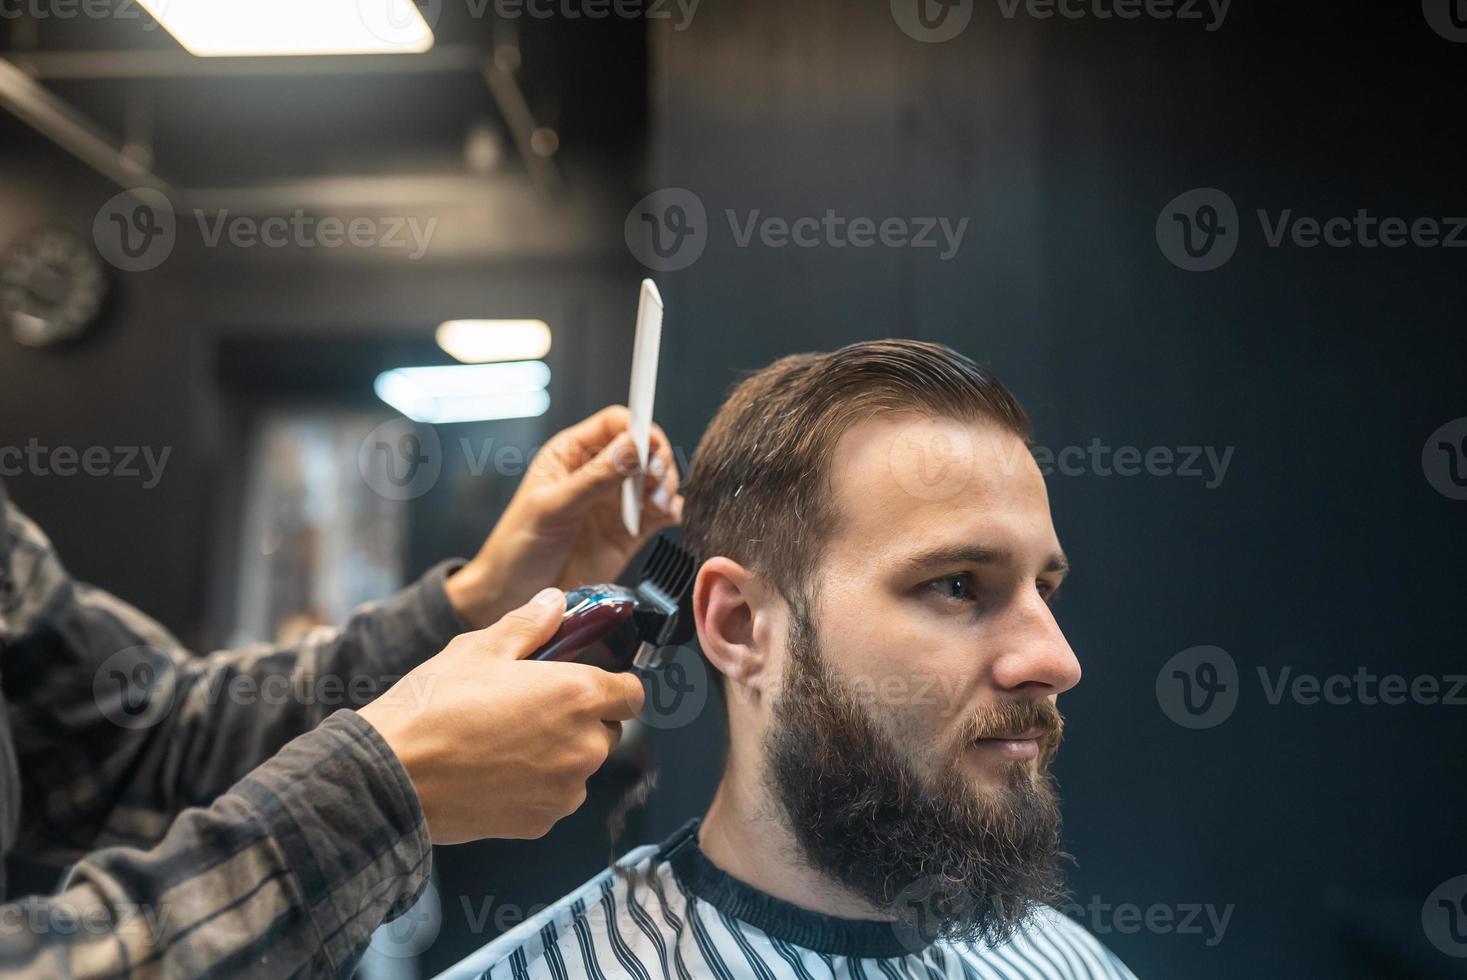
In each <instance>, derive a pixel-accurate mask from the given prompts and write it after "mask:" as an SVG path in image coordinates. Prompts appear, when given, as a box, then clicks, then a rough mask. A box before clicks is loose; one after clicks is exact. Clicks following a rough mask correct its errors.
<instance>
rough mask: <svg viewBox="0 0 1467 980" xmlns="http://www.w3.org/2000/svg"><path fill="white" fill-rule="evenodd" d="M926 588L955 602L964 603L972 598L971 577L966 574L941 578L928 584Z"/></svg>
mask: <svg viewBox="0 0 1467 980" xmlns="http://www.w3.org/2000/svg"><path fill="white" fill-rule="evenodd" d="M927 587H928V588H930V589H933V590H934V591H936V592H937V593H938V594H939V595H940V596H942V597H943V598H944V599H950V600H953V601H955V602H965V601H967V600H970V599H972V598H973V577H972V576H971V575H968V574H967V573H964V574H962V575H944V576H943V577H942V578H939V579H934V580H933V581H931V582H928V583H927Z"/></svg>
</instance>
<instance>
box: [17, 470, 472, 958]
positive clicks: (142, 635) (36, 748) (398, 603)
mask: <svg viewBox="0 0 1467 980" xmlns="http://www.w3.org/2000/svg"><path fill="white" fill-rule="evenodd" d="M0 513H3V523H0V686H3V698H0V849H3V852H4V853H6V854H9V853H11V852H12V851H15V852H16V853H19V854H22V855H24V856H25V857H26V858H28V859H29V860H32V861H44V862H54V863H56V864H65V863H69V862H73V861H75V862H77V863H76V864H75V866H74V867H73V868H72V870H71V872H70V873H69V875H68V876H67V878H66V881H65V883H64V884H63V886H62V889H61V891H60V892H59V893H58V894H56V895H53V896H49V897H46V898H31V899H26V900H24V901H21V902H17V903H12V904H0V974H3V975H4V976H6V977H26V978H29V977H72V976H76V977H125V978H131V977H144V976H148V977H151V976H188V977H224V976H228V977H240V976H246V977H257V976H258V977H271V978H282V977H326V976H331V977H343V976H348V975H350V973H351V972H352V971H353V969H354V967H355V965H356V963H357V961H358V960H359V959H360V957H361V954H362V952H363V950H364V949H365V947H366V945H367V943H368V941H369V939H370V937H371V934H372V930H373V929H375V928H376V927H377V926H378V925H379V924H381V923H382V922H383V921H384V920H387V919H391V918H393V917H395V916H396V915H399V914H401V913H402V912H403V911H405V910H406V909H407V908H408V907H409V906H410V905H411V904H412V903H413V901H414V900H415V899H416V898H417V896H418V894H419V892H420V891H421V890H422V887H423V884H424V882H425V881H426V880H427V875H428V869H429V866H430V860H431V853H432V852H431V848H430V846H429V839H428V834H427V830H426V827H425V824H424V821H423V814H422V811H421V810H420V809H419V805H418V799H417V795H416V794H415V792H414V791H413V787H412V784H411V782H410V781H409V780H408V777H407V773H406V772H405V771H404V770H403V768H402V766H401V764H400V763H399V762H398V761H397V759H396V757H395V756H394V755H393V754H392V751H391V749H389V748H388V746H387V743H386V742H384V741H383V740H382V738H381V736H379V735H378V734H377V732H376V730H375V729H373V728H372V727H371V726H370V725H369V724H367V722H365V721H364V720H362V718H361V717H360V716H359V715H357V714H356V712H354V711H352V710H350V709H351V708H352V707H360V706H361V705H362V704H364V703H366V702H367V701H370V700H371V699H372V698H373V697H374V696H376V695H377V694H379V693H381V692H382V691H383V690H385V689H386V687H387V686H389V685H390V683H391V682H392V681H393V680H394V679H396V677H398V676H400V675H401V674H403V673H405V672H406V671H407V670H409V669H410V668H412V667H413V666H414V665H416V664H417V663H419V662H421V661H422V660H424V659H425V658H427V657H429V656H432V655H433V654H435V653H437V652H438V651H439V650H441V649H442V648H443V647H444V646H445V645H446V644H447V642H448V640H449V639H450V638H451V637H452V636H453V635H454V634H456V633H458V632H461V631H462V630H463V629H465V628H466V627H465V626H464V625H463V624H462V623H461V622H460V621H459V619H458V618H457V616H456V615H455V614H454V611H453V609H452V607H451V606H450V605H449V604H448V599H447V596H446V595H445V593H444V589H443V581H444V579H445V578H446V577H447V575H448V574H449V572H450V570H451V566H450V565H447V564H445V565H441V566H439V567H438V568H436V569H434V570H433V571H431V572H429V573H428V574H427V575H426V576H425V577H424V578H423V579H422V580H420V581H419V582H418V583H416V584H415V585H413V586H411V587H410V588H408V589H406V590H404V591H403V592H402V593H400V594H399V595H397V596H395V597H394V598H392V599H390V600H388V601H386V602H383V603H374V604H371V605H368V606H365V607H363V608H362V609H361V610H359V611H358V612H357V613H356V614H355V615H354V616H353V617H352V619H351V621H350V622H348V623H347V624H346V626H345V627H344V628H342V629H339V630H337V629H326V628H322V629H318V630H316V631H314V632H312V633H310V634H309V635H308V636H306V637H305V638H304V639H302V640H301V641H300V642H298V643H296V644H292V645H289V646H269V645H260V646H255V647H247V648H245V649H240V650H229V651H222V652H219V653H215V654H212V655H211V656H207V657H195V656H193V655H191V654H190V653H189V652H188V651H186V650H184V649H183V648H182V647H181V646H180V645H179V643H178V642H177V641H176V640H175V639H174V638H173V637H172V636H170V635H169V634H168V632H167V631H166V630H164V629H163V627H161V626H160V625H158V624H157V623H155V622H154V621H152V620H151V619H149V618H147V617H146V616H144V615H142V614H141V613H139V612H138V611H137V610H136V609H133V608H132V607H131V606H128V605H127V604H126V603H124V602H121V601H120V600H118V599H116V598H114V597H113V596H110V595H108V594H107V593H105V592H102V591H100V590H98V589H94V588H91V587H90V586H87V585H83V584H81V583H79V582H74V581H72V580H71V579H70V578H69V577H68V576H67V574H66V571H65V569H63V568H62V566H61V563H60V561H58V560H57V557H56V554H55V552H54V551H53V550H52V547H51V544H50V542H49V541H48V540H47V539H46V537H45V535H44V534H42V532H41V531H40V530H39V529H38V528H37V527H36V526H35V525H34V524H33V523H31V521H29V520H28V519H27V518H26V517H25V516H24V515H23V514H21V512H20V511H19V510H17V509H16V508H15V507H14V506H13V505H11V504H10V503H9V501H8V499H7V498H6V496H5V491H4V487H3V486H0ZM0 875H3V872H0ZM3 887H4V884H3V877H0V902H3Z"/></svg>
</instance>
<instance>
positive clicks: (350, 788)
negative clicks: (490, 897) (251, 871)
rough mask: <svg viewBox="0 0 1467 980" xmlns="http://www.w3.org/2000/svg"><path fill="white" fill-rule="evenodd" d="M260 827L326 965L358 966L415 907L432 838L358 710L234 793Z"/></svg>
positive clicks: (397, 768) (290, 748)
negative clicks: (386, 929)
mask: <svg viewBox="0 0 1467 980" xmlns="http://www.w3.org/2000/svg"><path fill="white" fill-rule="evenodd" d="M231 792H233V793H237V794H239V795H240V796H242V797H243V798H244V799H245V800H247V801H248V802H249V803H250V804H251V805H252V806H253V807H254V808H255V810H256V811H257V812H259V814H260V815H261V817H262V819H263V820H264V823H265V826H266V828H267V829H268V832H269V833H270V836H271V838H272V839H273V840H274V841H275V843H276V844H277V845H278V846H279V848H280V850H281V852H282V854H283V857H284V859H285V862H286V864H287V866H288V867H289V868H290V871H291V875H292V877H293V878H294V879H295V881H296V883H297V885H298V887H299V892H300V894H299V897H298V900H299V902H300V903H301V906H302V907H303V908H304V909H305V910H306V912H307V914H308V915H309V916H310V918H311V921H312V923H313V924H314V926H315V928H316V931H317V934H318V936H319V938H320V942H321V946H322V948H323V950H324V952H325V953H326V955H327V957H328V958H329V960H330V961H331V962H332V963H333V964H336V965H337V966H338V967H340V966H341V965H342V964H351V963H354V962H355V960H356V958H357V957H358V956H360V955H361V952H362V950H363V949H365V947H366V945H367V944H368V943H369V942H370V941H371V937H372V931H373V930H374V929H376V928H377V926H379V925H381V924H382V923H383V922H387V921H390V920H392V919H395V918H396V917H398V916H399V915H401V914H402V913H404V912H406V911H407V910H408V909H409V908H410V907H411V906H412V904H413V903H414V902H415V901H417V898H418V896H419V895H420V894H421V893H422V890H423V888H424V886H425V883H426V882H427V880H428V873H429V871H430V870H431V868H432V855H433V848H432V841H431V840H430V839H429V836H428V826H427V822H426V821H425V820H424V818H423V811H422V807H421V806H420V805H419V803H418V795H417V792H416V791H415V790H414V789H413V784H412V781H411V780H410V779H409V777H408V774H407V770H405V769H404V768H403V766H402V763H401V762H399V761H398V759H397V756H396V755H395V754H394V753H393V751H392V749H391V747H390V746H389V745H388V744H387V742H386V741H385V740H384V739H383V738H382V736H381V735H380V734H378V732H377V730H376V729H375V728H373V727H372V725H371V724H370V723H369V722H367V721H366V720H365V719H364V718H362V717H361V716H360V715H358V714H357V713H356V712H355V711H338V712H336V713H335V714H333V715H332V716H331V717H329V718H327V719H326V721H324V722H323V723H321V724H320V725H319V726H317V728H316V729H315V730H314V731H311V732H308V733H307V734H305V735H302V736H300V737H299V738H297V739H295V740H293V741H292V742H290V743H289V744H287V745H286V746H285V747H284V748H283V749H281V750H280V752H279V753H277V754H276V755H275V757H274V758H272V759H271V760H270V761H269V762H267V763H265V764H264V765H261V766H260V767H259V768H257V769H255V770H254V771H253V772H251V773H250V774H249V775H248V776H246V777H245V778H244V779H243V780H241V781H240V782H239V783H238V784H236V785H235V787H234V789H233V790H232V791H231Z"/></svg>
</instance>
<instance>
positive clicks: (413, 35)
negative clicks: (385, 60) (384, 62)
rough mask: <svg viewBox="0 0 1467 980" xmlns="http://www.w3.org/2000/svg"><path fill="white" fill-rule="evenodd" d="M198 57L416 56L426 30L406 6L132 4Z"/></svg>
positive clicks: (271, 0)
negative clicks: (150, 16) (145, 12)
mask: <svg viewBox="0 0 1467 980" xmlns="http://www.w3.org/2000/svg"><path fill="white" fill-rule="evenodd" d="M138 3H140V4H141V5H142V7H143V9H144V10H146V11H147V12H148V13H150V14H152V15H153V18H154V19H155V20H157V21H158V23H160V24H162V25H163V27H164V28H165V29H167V31H168V33H170V34H172V35H173V36H174V38H176V39H177V40H178V43H179V44H181V45H183V46H184V48H185V49H187V50H188V52H189V53H190V54H195V55H198V56H199V57H201V58H215V57H251V56H259V55H311V54H421V53H422V52H424V51H427V50H428V49H429V48H431V47H432V46H433V29H432V28H431V27H429V26H428V22H427V21H426V20H424V19H423V15H422V13H421V12H419V10H418V7H417V4H415V3H414V2H413V0H138Z"/></svg>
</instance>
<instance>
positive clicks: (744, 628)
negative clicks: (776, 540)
mask: <svg viewBox="0 0 1467 980" xmlns="http://www.w3.org/2000/svg"><path fill="white" fill-rule="evenodd" d="M768 591H769V590H768V589H767V588H766V587H765V586H764V583H763V581H762V580H761V579H760V578H759V576H758V575H756V574H754V573H753V572H751V571H749V570H748V569H746V568H745V567H744V566H743V565H740V564H739V563H738V562H736V561H734V560H733V559H731V558H724V557H722V556H720V557H717V558H709V559H708V560H707V561H705V562H704V563H703V567H702V568H700V569H698V580H697V581H696V582H695V583H694V584H693V619H694V620H695V621H696V622H697V625H698V642H699V644H700V645H701V646H702V648H703V655H704V656H705V657H707V658H708V662H709V663H711V664H712V665H713V666H714V668H715V669H717V670H718V672H719V673H721V674H723V676H724V677H726V678H728V680H729V681H730V682H731V683H734V684H738V685H740V686H743V687H747V688H749V689H751V690H753V691H755V692H758V693H763V691H764V687H765V683H766V668H768V667H769V662H768V658H769V652H770V651H769V642H768V635H769V626H770V624H769V622H768V613H769V610H768V608H767V598H768Z"/></svg>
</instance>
